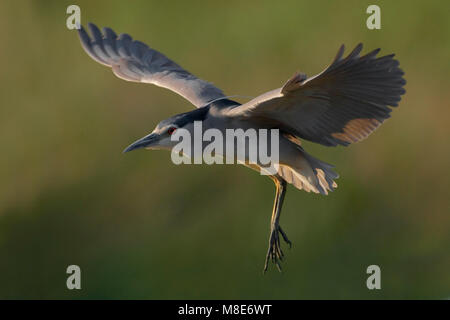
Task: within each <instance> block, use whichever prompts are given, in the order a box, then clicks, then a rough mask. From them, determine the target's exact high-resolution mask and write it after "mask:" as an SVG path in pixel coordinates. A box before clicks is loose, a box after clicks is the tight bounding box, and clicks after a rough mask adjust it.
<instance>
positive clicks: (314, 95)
mask: <svg viewBox="0 0 450 320" xmlns="http://www.w3.org/2000/svg"><path fill="white" fill-rule="evenodd" d="M361 50H362V44H359V45H358V46H357V47H356V48H355V49H354V50H353V51H352V52H351V53H350V54H349V55H348V56H347V57H346V58H344V59H343V58H342V56H343V53H344V46H341V48H340V49H339V52H338V54H337V56H336V58H335V59H334V61H333V62H332V63H331V65H330V66H329V67H328V68H326V69H325V70H324V71H323V72H321V73H320V74H318V75H316V76H314V77H312V78H309V79H307V78H306V75H304V74H296V75H294V76H293V77H292V78H291V79H290V80H289V81H288V82H287V83H286V84H285V85H284V86H283V87H282V88H279V89H275V90H273V91H270V92H267V93H265V94H263V95H261V96H259V97H256V98H255V99H253V100H251V101H249V102H247V103H245V104H243V105H241V106H238V107H236V108H233V109H229V111H226V112H228V115H229V116H236V117H252V118H259V119H260V120H261V121H264V122H265V123H268V124H269V125H273V126H276V127H278V128H280V129H282V130H284V131H286V132H288V133H291V134H293V135H295V136H297V137H299V138H303V139H306V140H310V141H312V142H317V143H320V144H323V145H326V146H336V145H348V144H350V143H354V142H357V141H360V140H362V139H364V138H366V137H367V136H368V135H369V134H370V133H371V132H373V131H374V130H375V129H376V128H377V127H379V126H380V125H381V123H383V121H384V120H385V119H387V118H389V117H390V112H391V108H390V107H389V106H397V105H398V102H399V101H400V99H401V95H402V94H404V93H405V90H404V89H403V85H404V84H405V83H406V81H405V79H403V77H402V76H403V74H404V73H403V71H402V70H401V69H400V68H399V67H398V66H399V62H398V61H397V60H395V59H393V57H394V55H393V54H391V55H387V56H384V57H380V58H377V57H376V55H377V54H378V52H379V50H380V49H377V50H374V51H372V52H370V53H368V54H366V55H365V56H361V57H360V56H359V54H360V52H361Z"/></svg>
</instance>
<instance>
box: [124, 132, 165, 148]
mask: <svg viewBox="0 0 450 320" xmlns="http://www.w3.org/2000/svg"><path fill="white" fill-rule="evenodd" d="M158 140H159V135H158V134H156V133H150V134H149V135H147V136H145V137H143V138H141V139H139V140H137V141H135V142H133V143H132V144H130V145H129V146H128V147H127V148H126V149H125V150H123V152H124V153H125V152H128V151H132V150H135V149H141V148H149V147H151V146H153V145H155V144H156V143H157V142H158Z"/></svg>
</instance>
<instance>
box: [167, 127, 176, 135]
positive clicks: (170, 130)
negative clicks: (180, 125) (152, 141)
mask: <svg viewBox="0 0 450 320" xmlns="http://www.w3.org/2000/svg"><path fill="white" fill-rule="evenodd" d="M175 130H177V128H175V127H170V128H169V130H167V133H168V134H170V135H172V133H174V132H175Z"/></svg>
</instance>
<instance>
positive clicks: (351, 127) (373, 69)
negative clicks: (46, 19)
mask: <svg viewBox="0 0 450 320" xmlns="http://www.w3.org/2000/svg"><path fill="white" fill-rule="evenodd" d="M88 26H89V29H90V31H91V35H92V37H90V36H89V35H88V33H87V32H86V31H85V29H84V28H83V27H82V26H81V27H80V28H79V29H78V33H79V37H80V40H81V44H82V46H83V48H84V50H85V51H86V53H87V54H88V55H89V56H90V57H91V58H92V59H94V60H95V61H97V62H99V63H101V64H103V65H105V66H108V67H111V68H112V70H113V72H114V74H115V75H116V76H118V77H119V78H121V79H124V80H127V81H134V82H144V83H151V84H154V85H157V86H160V87H164V88H167V89H169V90H172V91H174V92H176V93H178V94H179V95H181V96H183V97H184V98H185V99H187V100H188V101H189V102H191V103H192V104H193V105H194V106H195V107H197V108H198V109H195V110H193V111H190V112H186V113H182V114H178V115H175V116H173V117H171V118H168V119H166V120H163V121H161V122H160V123H159V124H158V125H157V126H156V128H155V129H154V130H153V132H151V133H150V134H148V135H146V136H145V137H144V138H142V139H139V140H138V141H136V142H134V143H133V144H131V145H130V146H129V147H128V148H126V149H125V152H127V151H131V150H134V149H138V148H145V149H166V150H171V149H172V148H173V147H174V145H175V144H176V142H174V141H172V139H171V135H172V134H173V133H174V132H175V130H177V129H179V128H184V129H186V130H188V131H189V132H192V131H193V123H194V121H202V124H203V128H205V129H208V128H215V129H218V130H220V131H221V132H225V130H226V129H249V128H253V129H261V128H266V129H278V130H279V132H280V135H279V141H278V142H279V163H278V164H279V166H278V170H277V172H274V173H273V174H271V175H269V177H270V178H271V179H272V180H273V182H274V183H275V187H276V195H275V201H274V206H273V211H272V217H271V224H270V227H271V230H270V237H269V248H268V250H267V254H266V258H265V264H264V272H265V271H266V270H267V267H268V263H269V261H270V260H271V261H272V262H273V263H274V264H275V265H276V266H277V267H278V269H279V270H280V271H281V266H280V262H281V261H282V260H283V256H284V253H283V251H282V249H281V241H280V239H281V238H283V240H284V241H285V242H286V243H287V244H288V245H289V246H291V242H290V241H289V239H288V237H287V235H286V233H285V232H284V230H283V229H282V228H281V226H280V213H281V208H282V205H283V201H284V197H285V194H286V188H287V184H288V183H290V184H292V185H293V186H294V187H296V188H297V189H302V190H305V191H307V192H310V191H312V192H314V193H320V194H324V195H326V194H328V192H329V191H333V190H334V188H336V187H337V185H336V183H335V181H334V180H335V179H336V178H338V174H337V173H335V172H334V171H333V170H332V168H333V167H334V166H332V165H330V164H328V163H325V162H323V161H320V160H318V159H316V158H314V157H312V156H311V155H309V154H308V153H306V151H305V150H304V149H303V147H302V146H301V141H300V139H305V140H309V141H312V142H315V143H319V144H322V145H325V146H337V145H342V146H347V145H349V144H351V143H354V142H358V141H360V140H362V139H364V138H366V137H367V136H368V135H369V134H370V133H372V132H373V131H374V130H375V129H377V128H378V127H379V126H380V125H381V124H382V123H383V122H384V120H386V119H387V118H389V117H390V113H391V111H392V109H391V108H390V107H389V106H391V107H395V106H397V105H398V103H399V101H400V100H401V95H403V94H404V93H405V90H404V89H403V86H404V85H405V83H406V81H405V80H404V78H403V74H404V73H403V71H402V70H401V69H400V68H399V62H398V61H397V60H395V59H394V58H393V57H394V54H390V55H386V56H383V57H377V54H378V53H379V51H380V49H376V50H373V51H371V52H369V53H367V54H366V55H363V56H360V53H361V50H362V44H358V45H357V46H356V47H355V49H353V51H352V52H351V53H350V54H349V55H348V56H347V57H345V58H344V57H343V54H344V45H342V46H341V47H340V49H339V51H338V53H337V55H336V57H335V58H334V60H333V61H332V62H331V64H330V65H329V66H328V67H327V68H326V69H325V70H324V71H322V72H321V73H319V74H318V75H315V76H313V77H310V78H307V77H306V75H305V74H303V73H296V74H295V75H294V76H293V77H292V78H290V79H289V80H288V81H287V82H286V83H285V84H284V85H283V86H282V87H281V88H278V89H275V90H272V91H269V92H267V93H264V94H262V95H260V96H258V97H256V98H254V99H252V100H250V101H248V102H246V103H243V104H240V103H238V102H236V101H233V100H231V99H229V98H230V97H227V96H225V95H224V93H223V92H222V90H220V89H219V88H217V87H215V86H214V85H213V84H211V83H209V82H206V81H204V80H201V79H199V78H197V77H196V76H194V75H193V74H191V73H189V72H188V71H186V70H185V69H183V68H182V67H180V66H179V65H178V64H176V63H175V62H173V61H172V60H170V59H168V58H167V57H166V56H165V55H163V54H162V53H160V52H158V51H156V50H154V49H152V48H150V47H148V46H147V45H146V44H144V43H142V42H140V41H136V40H133V39H132V37H131V36H129V35H128V34H121V35H120V36H117V35H116V33H115V32H114V31H113V30H112V29H110V28H103V33H102V32H101V31H100V30H99V29H98V28H97V26H96V25H94V24H91V23H90V24H88ZM244 165H246V166H248V167H250V168H251V169H254V170H256V171H261V170H262V166H260V165H258V163H249V162H245V163H244Z"/></svg>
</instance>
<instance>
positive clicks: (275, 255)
mask: <svg viewBox="0 0 450 320" xmlns="http://www.w3.org/2000/svg"><path fill="white" fill-rule="evenodd" d="M280 234H281V236H282V237H283V240H284V241H285V242H286V243H287V244H288V245H289V248H291V247H292V242H291V241H290V240H289V239H288V237H287V235H286V233H285V232H284V231H283V229H281V227H280V226H279V225H278V224H277V225H274V226H272V228H271V231H270V238H269V248H268V250H267V254H266V262H265V264H264V273H265V272H266V271H267V268H268V266H269V260H272V263H274V264H275V265H276V266H277V268H278V271H280V272H281V271H282V270H281V265H280V262H281V261H283V257H284V253H283V250H282V249H281V242H280V236H279V235H280Z"/></svg>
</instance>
